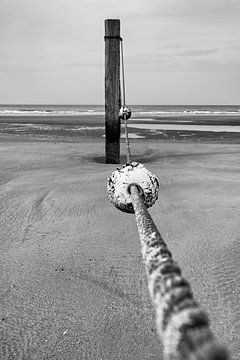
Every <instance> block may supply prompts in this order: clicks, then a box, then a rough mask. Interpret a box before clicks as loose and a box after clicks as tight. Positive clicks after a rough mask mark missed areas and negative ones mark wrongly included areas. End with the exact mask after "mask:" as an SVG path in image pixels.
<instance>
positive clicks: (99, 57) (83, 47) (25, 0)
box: [0, 0, 240, 105]
mask: <svg viewBox="0 0 240 360" xmlns="http://www.w3.org/2000/svg"><path fill="white" fill-rule="evenodd" d="M105 19H120V21H121V35H122V37H123V46H124V62H125V82H126V102H127V104H158V105H171V104H216V105H217V104H240V1H239V0H131V1H130V0H119V1H116V0H0V45H1V46H0V103H1V104H14V103H15V104H104V20H105Z"/></svg>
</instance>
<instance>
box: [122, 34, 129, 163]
mask: <svg viewBox="0 0 240 360" xmlns="http://www.w3.org/2000/svg"><path fill="white" fill-rule="evenodd" d="M121 65H122V100H123V101H122V106H123V107H124V108H125V107H126V91H125V74H124V57H123V41H122V39H121ZM124 127H125V142H126V148H127V163H128V164H131V151H130V144H129V137H128V128H127V116H126V115H124Z"/></svg>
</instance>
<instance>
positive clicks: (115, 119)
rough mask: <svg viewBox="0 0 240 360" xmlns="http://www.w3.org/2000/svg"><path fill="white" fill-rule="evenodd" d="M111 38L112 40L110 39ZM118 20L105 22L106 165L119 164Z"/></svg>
mask: <svg viewBox="0 0 240 360" xmlns="http://www.w3.org/2000/svg"><path fill="white" fill-rule="evenodd" d="M111 37H112V38H111ZM119 81H120V20H111V19H108V20H105V151H106V163H110V164H119V162H120V119H119V98H120V94H119Z"/></svg>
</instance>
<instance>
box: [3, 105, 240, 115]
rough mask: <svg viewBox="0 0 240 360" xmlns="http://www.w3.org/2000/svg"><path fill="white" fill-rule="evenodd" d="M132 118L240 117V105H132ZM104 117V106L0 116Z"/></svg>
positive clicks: (6, 109) (18, 109)
mask: <svg viewBox="0 0 240 360" xmlns="http://www.w3.org/2000/svg"><path fill="white" fill-rule="evenodd" d="M129 107H130V108H131V110H132V118H137V117H140V118H145V117H146V118H149V117H150V118H154V117H161V116H164V117H166V116H170V117H171V116H184V117H189V116H239V117H240V105H130V106H129ZM93 115H95V116H98V115H99V116H104V105H0V116H93Z"/></svg>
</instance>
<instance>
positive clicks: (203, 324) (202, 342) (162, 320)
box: [130, 185, 229, 360]
mask: <svg viewBox="0 0 240 360" xmlns="http://www.w3.org/2000/svg"><path fill="white" fill-rule="evenodd" d="M130 193H131V197H132V203H133V207H134V211H135V215H136V222H137V227H138V232H139V236H140V241H141V246H142V255H143V259H144V262H145V265H146V272H147V278H148V287H149V291H150V296H151V299H152V302H153V304H154V307H155V310H156V322H157V329H158V332H159V335H160V338H161V341H162V344H163V347H164V359H167V360H227V359H229V354H228V352H227V350H226V348H225V347H223V346H222V345H221V344H219V343H218V342H217V341H216V340H215V338H214V336H213V334H212V332H211V330H210V328H209V319H208V317H207V315H206V314H205V312H204V311H203V310H202V309H201V308H200V307H199V305H198V304H197V303H196V301H195V300H194V299H193V295H192V291H191V288H190V285H189V283H188V282H187V281H186V280H185V279H184V278H183V277H182V275H181V269H180V267H179V266H178V264H177V263H176V262H175V261H174V260H173V259H172V254H171V252H170V251H169V250H168V248H167V245H166V244H165V242H164V240H163V239H162V237H161V235H160V233H159V231H158V229H157V228H156V225H155V224H154V222H153V220H152V218H151V216H150V215H149V213H148V211H147V209H146V206H145V204H144V202H143V199H142V197H141V195H140V192H139V189H138V187H137V186H136V185H131V186H130Z"/></svg>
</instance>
